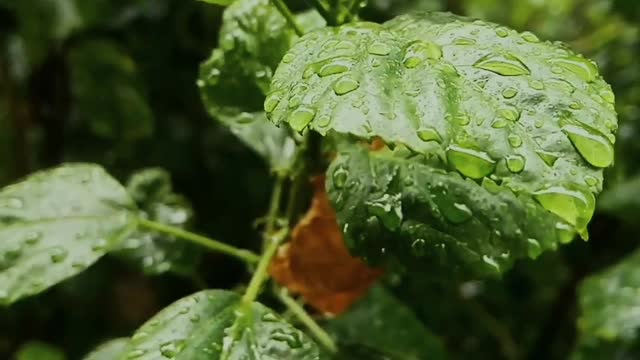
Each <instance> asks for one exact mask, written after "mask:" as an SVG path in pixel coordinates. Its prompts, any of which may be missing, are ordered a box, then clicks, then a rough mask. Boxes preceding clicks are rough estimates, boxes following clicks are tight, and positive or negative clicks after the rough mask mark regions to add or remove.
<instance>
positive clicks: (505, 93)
mask: <svg viewBox="0 0 640 360" xmlns="http://www.w3.org/2000/svg"><path fill="white" fill-rule="evenodd" d="M516 95H518V89H516V88H514V87H508V88H505V89H504V90H502V97H504V98H505V99H511V98H513V97H514V96H516Z"/></svg>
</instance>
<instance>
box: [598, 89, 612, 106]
mask: <svg viewBox="0 0 640 360" xmlns="http://www.w3.org/2000/svg"><path fill="white" fill-rule="evenodd" d="M600 97H602V98H603V99H604V101H606V102H608V103H609V104H614V103H615V101H616V96H615V95H614V94H613V91H611V90H609V89H604V90H602V91H600Z"/></svg>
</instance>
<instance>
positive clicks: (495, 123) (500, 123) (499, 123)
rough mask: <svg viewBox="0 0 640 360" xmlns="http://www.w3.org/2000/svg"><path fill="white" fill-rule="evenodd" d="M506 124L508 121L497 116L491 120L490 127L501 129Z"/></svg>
mask: <svg viewBox="0 0 640 360" xmlns="http://www.w3.org/2000/svg"><path fill="white" fill-rule="evenodd" d="M507 125H509V121H507V119H505V118H503V117H497V118H495V119H493V121H492V122H491V127H492V128H494V129H502V128H503V127H505V126H507Z"/></svg>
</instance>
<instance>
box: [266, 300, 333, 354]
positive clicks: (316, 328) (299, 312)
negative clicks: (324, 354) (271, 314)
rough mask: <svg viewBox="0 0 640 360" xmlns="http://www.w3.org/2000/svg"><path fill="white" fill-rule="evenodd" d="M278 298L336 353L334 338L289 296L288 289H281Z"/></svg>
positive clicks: (325, 345)
mask: <svg viewBox="0 0 640 360" xmlns="http://www.w3.org/2000/svg"><path fill="white" fill-rule="evenodd" d="M278 298H279V299H280V301H282V303H283V304H285V305H286V306H287V308H288V309H289V311H291V313H292V314H294V315H295V316H296V317H297V318H298V320H300V322H301V323H303V324H304V325H305V326H306V327H307V328H308V329H309V331H310V332H311V334H312V335H313V336H314V337H315V338H316V340H318V342H319V343H320V344H321V345H322V346H324V347H325V348H326V349H327V350H328V351H330V352H332V353H336V352H337V351H338V347H337V346H336V344H335V343H334V341H333V339H332V338H331V336H329V334H327V332H326V331H324V329H323V328H321V327H320V325H318V323H317V322H316V321H315V320H313V318H312V317H311V316H310V315H309V314H308V313H307V312H306V311H305V309H304V308H303V307H302V305H300V304H299V303H298V302H297V301H296V300H295V299H294V298H292V297H291V296H289V292H288V291H287V290H286V289H284V288H283V289H280V291H278Z"/></svg>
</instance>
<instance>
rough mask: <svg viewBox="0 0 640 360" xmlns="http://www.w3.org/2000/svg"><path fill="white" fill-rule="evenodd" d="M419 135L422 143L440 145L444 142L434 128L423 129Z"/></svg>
mask: <svg viewBox="0 0 640 360" xmlns="http://www.w3.org/2000/svg"><path fill="white" fill-rule="evenodd" d="M417 135H418V137H419V138H420V140H422V141H436V142H438V143H440V142H442V138H441V137H440V134H438V132H437V131H436V129H434V128H432V127H425V128H421V129H419V130H418V131H417Z"/></svg>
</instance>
